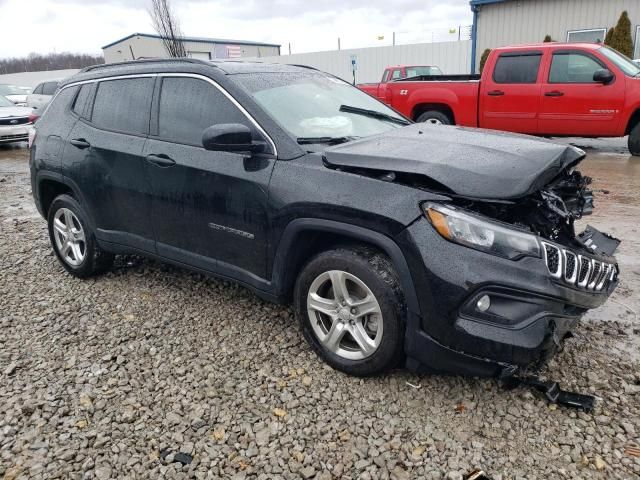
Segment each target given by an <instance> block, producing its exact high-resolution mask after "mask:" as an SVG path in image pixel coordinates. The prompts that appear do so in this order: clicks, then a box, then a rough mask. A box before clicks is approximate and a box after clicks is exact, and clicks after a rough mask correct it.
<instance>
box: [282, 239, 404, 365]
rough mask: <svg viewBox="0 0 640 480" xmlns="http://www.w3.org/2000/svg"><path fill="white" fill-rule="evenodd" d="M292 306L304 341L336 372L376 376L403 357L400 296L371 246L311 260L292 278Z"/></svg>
mask: <svg viewBox="0 0 640 480" xmlns="http://www.w3.org/2000/svg"><path fill="white" fill-rule="evenodd" d="M334 285H337V287H335V288H334ZM334 291H335V293H334ZM294 307H295V311H296V315H297V317H298V321H299V323H300V328H301V330H302V333H303V335H304V337H305V339H306V340H307V342H308V343H309V345H311V347H312V348H313V350H314V351H315V352H316V353H317V354H318V356H319V357H320V358H322V359H323V360H324V361H325V362H326V363H328V364H329V365H330V366H331V367H333V368H335V369H336V370H340V371H342V372H345V373H347V374H349V375H356V376H368V375H375V374H379V373H381V372H383V371H385V370H388V369H389V368H392V367H394V366H396V365H397V364H398V363H399V361H400V360H401V359H402V358H403V356H404V332H405V311H406V308H405V304H404V297H403V295H402V291H401V289H400V284H399V281H398V277H397V275H396V273H395V271H394V268H393V265H392V264H391V261H390V260H389V259H388V258H387V257H386V256H384V255H382V254H380V253H378V252H376V251H375V250H372V249H369V248H354V249H351V248H340V249H336V250H330V251H327V252H323V253H320V254H319V255H317V256H316V257H314V258H312V259H311V260H310V261H309V262H308V263H307V264H306V265H305V266H304V268H303V269H302V271H301V272H300V274H299V276H298V279H297V281H296V285H295V291H294Z"/></svg>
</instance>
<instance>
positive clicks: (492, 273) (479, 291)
mask: <svg viewBox="0 0 640 480" xmlns="http://www.w3.org/2000/svg"><path fill="white" fill-rule="evenodd" d="M398 241H399V243H400V244H401V246H402V248H403V250H404V251H405V252H407V253H408V256H409V257H410V259H408V263H409V265H410V269H411V275H412V277H413V281H414V284H415V285H416V290H417V294H418V300H419V304H420V312H419V313H418V314H417V315H415V318H413V319H409V320H408V322H407V332H406V345H405V349H406V353H407V357H408V358H409V361H408V362H409V366H410V367H413V368H414V369H416V368H426V369H428V370H430V371H440V372H451V373H462V374H470V375H495V374H497V373H499V371H500V370H502V369H503V368H504V367H506V366H517V367H519V368H536V367H537V366H539V365H542V364H544V362H545V361H546V360H548V359H549V358H550V357H551V356H553V354H554V353H555V352H556V351H557V350H558V349H559V348H560V346H561V345H562V341H563V340H564V339H565V337H567V335H568V334H570V332H571V331H572V330H573V329H574V328H575V327H576V325H577V324H578V322H579V320H580V318H581V317H582V315H583V314H584V313H585V312H586V311H587V310H589V309H591V308H596V307H598V306H600V305H602V304H603V303H604V302H605V301H606V299H607V298H608V297H609V295H610V294H611V292H613V290H614V289H615V287H616V285H617V279H616V280H614V281H611V282H608V283H607V285H606V286H605V287H604V288H603V289H602V290H601V291H599V292H596V291H592V290H588V289H581V288H578V287H575V286H570V285H567V284H565V283H564V282H563V281H562V280H559V279H554V278H553V277H552V276H551V275H550V274H549V271H548V269H547V266H546V264H545V263H544V260H543V259H541V258H523V259H520V260H517V261H512V260H508V259H504V258H501V257H496V256H494V255H489V254H486V253H483V252H479V251H476V250H473V249H470V248H466V247H462V246H460V245H457V244H454V243H451V242H448V241H446V240H445V239H443V238H442V237H440V236H439V235H438V234H437V233H436V232H435V231H434V230H433V228H432V227H431V225H430V224H429V223H428V222H427V221H426V220H424V221H422V220H420V221H418V222H416V223H414V224H413V225H411V226H410V227H409V228H408V229H407V230H405V231H404V232H403V233H402V234H401V235H400V238H399V239H398ZM610 261H611V262H613V263H614V262H615V259H613V258H611V259H610ZM483 297H484V298H485V299H486V298H488V299H489V301H490V302H489V303H490V307H489V308H488V309H487V310H486V311H480V309H479V308H478V301H479V300H480V299H481V298H483Z"/></svg>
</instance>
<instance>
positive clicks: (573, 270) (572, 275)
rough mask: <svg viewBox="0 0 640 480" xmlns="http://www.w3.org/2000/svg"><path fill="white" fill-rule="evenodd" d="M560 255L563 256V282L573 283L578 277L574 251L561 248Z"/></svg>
mask: <svg viewBox="0 0 640 480" xmlns="http://www.w3.org/2000/svg"><path fill="white" fill-rule="evenodd" d="M562 255H563V257H564V280H565V282H568V283H571V284H574V283H576V278H577V277H578V265H577V264H578V261H577V260H578V259H577V257H576V255H575V253H573V252H570V251H569V250H562Z"/></svg>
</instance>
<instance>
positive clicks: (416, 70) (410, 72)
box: [406, 66, 442, 78]
mask: <svg viewBox="0 0 640 480" xmlns="http://www.w3.org/2000/svg"><path fill="white" fill-rule="evenodd" d="M406 70H407V78H411V77H417V76H421V75H427V76H430V75H442V70H440V69H439V68H438V67H430V66H420V67H407V68H406Z"/></svg>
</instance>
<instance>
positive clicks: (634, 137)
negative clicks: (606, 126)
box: [628, 122, 640, 157]
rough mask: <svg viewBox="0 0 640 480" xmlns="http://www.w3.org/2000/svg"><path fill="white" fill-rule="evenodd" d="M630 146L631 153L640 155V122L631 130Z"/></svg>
mask: <svg viewBox="0 0 640 480" xmlns="http://www.w3.org/2000/svg"><path fill="white" fill-rule="evenodd" d="M628 146H629V153H630V154H631V155H633V156H636V157H640V122H638V123H637V124H636V126H635V127H633V128H632V129H631V132H629V141H628Z"/></svg>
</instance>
